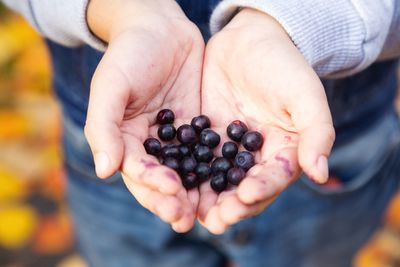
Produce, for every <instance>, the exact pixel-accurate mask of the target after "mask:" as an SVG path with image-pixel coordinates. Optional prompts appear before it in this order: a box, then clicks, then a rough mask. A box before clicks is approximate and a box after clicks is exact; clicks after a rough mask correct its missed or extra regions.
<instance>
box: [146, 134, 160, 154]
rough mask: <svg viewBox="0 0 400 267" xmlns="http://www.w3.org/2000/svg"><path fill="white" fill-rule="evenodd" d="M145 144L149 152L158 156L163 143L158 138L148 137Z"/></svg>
mask: <svg viewBox="0 0 400 267" xmlns="http://www.w3.org/2000/svg"><path fill="white" fill-rule="evenodd" d="M143 146H144V149H145V150H146V152H147V154H150V155H153V156H158V154H160V152H161V143H160V141H158V139H156V138H147V139H146V141H144V143H143Z"/></svg>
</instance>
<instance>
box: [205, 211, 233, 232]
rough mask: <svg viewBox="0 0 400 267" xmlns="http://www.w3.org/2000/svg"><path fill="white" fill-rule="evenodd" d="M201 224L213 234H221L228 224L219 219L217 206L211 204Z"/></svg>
mask: <svg viewBox="0 0 400 267" xmlns="http://www.w3.org/2000/svg"><path fill="white" fill-rule="evenodd" d="M203 226H204V227H206V228H207V230H208V231H209V232H210V233H212V234H215V235H220V234H223V233H224V232H225V231H226V229H227V228H228V225H227V224H226V223H225V222H224V221H223V220H222V219H221V217H220V216H219V210H218V206H212V207H211V208H210V209H209V211H208V213H207V215H206V217H205V219H204V222H203Z"/></svg>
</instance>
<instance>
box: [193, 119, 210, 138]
mask: <svg viewBox="0 0 400 267" xmlns="http://www.w3.org/2000/svg"><path fill="white" fill-rule="evenodd" d="M190 125H192V127H193V128H194V130H195V131H196V133H198V134H199V133H201V131H203V130H204V129H206V128H210V127H211V122H210V119H209V118H208V117H207V116H205V115H200V116H197V117H194V118H193V119H192V121H191V122H190Z"/></svg>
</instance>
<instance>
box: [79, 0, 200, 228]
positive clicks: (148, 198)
mask: <svg viewBox="0 0 400 267" xmlns="http://www.w3.org/2000/svg"><path fill="white" fill-rule="evenodd" d="M110 2H111V1H107V0H92V1H91V3H90V5H89V8H88V22H89V26H90V28H91V30H92V31H93V32H94V33H95V34H96V35H97V36H98V37H100V38H101V39H103V40H104V41H106V42H107V43H108V48H107V50H106V52H105V54H104V56H103V58H102V60H101V62H100V63H99V65H98V67H97V69H96V72H95V74H94V76H93V79H92V84H91V90H90V100H89V109H88V114H87V121H86V126H85V135H86V137H87V140H88V142H89V144H90V147H91V149H92V153H93V155H94V159H95V164H96V173H97V175H98V176H99V177H101V178H106V177H109V176H111V175H112V174H114V173H115V172H116V171H118V170H120V171H121V173H122V177H123V179H124V182H125V184H126V186H127V187H128V189H129V190H130V192H131V193H132V194H133V195H134V197H135V198H136V199H137V200H138V202H139V203H140V204H141V205H143V206H144V207H145V208H147V209H149V210H150V211H152V212H153V213H155V214H156V215H158V216H159V217H160V218H161V219H162V220H164V221H165V222H167V223H170V224H171V225H172V228H173V229H174V230H175V231H177V232H186V231H188V230H190V229H191V228H192V226H193V223H194V221H195V219H196V211H197V206H198V200H199V192H198V190H197V189H193V190H190V191H189V192H187V191H186V189H185V188H183V186H182V184H181V181H180V178H179V176H178V175H177V174H176V173H175V172H174V171H171V170H170V169H169V168H167V167H165V166H162V165H161V164H160V163H159V162H158V161H157V159H156V158H155V157H153V156H150V155H147V154H146V152H145V150H144V147H143V142H144V140H145V139H146V138H148V137H149V136H154V137H156V136H157V128H158V126H157V125H156V122H155V118H156V115H157V112H158V111H159V110H161V109H163V108H169V109H171V110H173V111H174V112H175V115H176V119H175V125H181V124H183V123H188V122H190V119H191V118H192V117H194V116H196V115H198V114H199V113H200V81H201V70H202V60H203V52H204V41H203V39H202V36H201V34H200V32H199V30H198V29H197V27H196V26H195V25H194V24H193V23H192V22H190V21H189V20H188V19H187V18H186V16H185V15H184V13H183V12H182V10H181V9H180V7H179V6H178V4H177V3H176V2H175V1H173V0H146V1H139V0H129V1H127V0H116V1H113V3H112V4H110Z"/></svg>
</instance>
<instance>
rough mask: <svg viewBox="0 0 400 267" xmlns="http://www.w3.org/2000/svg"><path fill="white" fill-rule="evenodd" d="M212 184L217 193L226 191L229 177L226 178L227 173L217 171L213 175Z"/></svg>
mask: <svg viewBox="0 0 400 267" xmlns="http://www.w3.org/2000/svg"><path fill="white" fill-rule="evenodd" d="M210 185H211V188H212V189H213V190H214V191H215V192H217V193H220V192H222V191H224V190H225V189H226V187H227V186H228V179H227V178H226V176H225V173H217V174H215V175H213V176H211V181H210Z"/></svg>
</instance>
